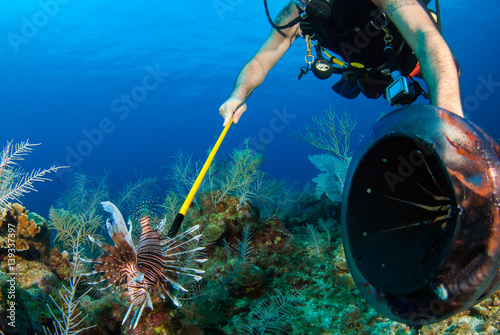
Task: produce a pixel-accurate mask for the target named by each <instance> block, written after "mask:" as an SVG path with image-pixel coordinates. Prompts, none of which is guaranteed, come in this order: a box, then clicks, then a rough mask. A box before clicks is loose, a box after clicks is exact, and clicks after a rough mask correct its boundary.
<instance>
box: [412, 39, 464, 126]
mask: <svg viewBox="0 0 500 335" xmlns="http://www.w3.org/2000/svg"><path fill="white" fill-rule="evenodd" d="M417 45H418V46H417V48H416V50H415V51H416V54H417V58H418V60H419V62H420V67H421V70H422V74H423V76H424V79H425V82H426V84H427V87H428V89H429V93H430V96H431V103H432V104H433V105H435V106H438V107H441V108H444V109H446V110H449V111H450V112H453V113H455V114H457V115H459V116H462V117H463V111H462V104H461V100H460V85H459V80H458V71H457V68H456V66H455V62H454V60H453V56H452V54H451V51H450V49H449V48H448V46H447V45H446V43H445V42H444V40H443V38H442V37H441V35H440V34H438V33H434V32H430V33H427V34H423V33H422V34H421V35H420V36H419V38H418V44H417Z"/></svg>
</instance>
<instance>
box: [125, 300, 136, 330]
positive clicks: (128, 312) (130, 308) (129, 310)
mask: <svg viewBox="0 0 500 335" xmlns="http://www.w3.org/2000/svg"><path fill="white" fill-rule="evenodd" d="M132 307H134V304H133V303H131V304H130V307H129V308H128V310H127V314H125V317H124V318H123V321H122V326H123V325H124V324H125V321H127V319H128V316H129V315H130V312H131V311H132Z"/></svg>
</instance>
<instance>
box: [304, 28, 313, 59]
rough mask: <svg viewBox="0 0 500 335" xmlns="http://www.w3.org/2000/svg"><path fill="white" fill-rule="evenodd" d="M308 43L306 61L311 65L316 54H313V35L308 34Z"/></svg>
mask: <svg viewBox="0 0 500 335" xmlns="http://www.w3.org/2000/svg"><path fill="white" fill-rule="evenodd" d="M306 45H307V54H306V57H305V60H306V63H307V64H309V65H311V64H312V63H313V62H314V55H312V54H311V36H309V35H306Z"/></svg>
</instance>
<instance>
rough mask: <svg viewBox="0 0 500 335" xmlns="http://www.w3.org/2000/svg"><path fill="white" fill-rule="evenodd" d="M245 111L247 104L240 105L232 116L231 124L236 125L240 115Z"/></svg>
mask: <svg viewBox="0 0 500 335" xmlns="http://www.w3.org/2000/svg"><path fill="white" fill-rule="evenodd" d="M246 110H247V104H246V103H245V104H243V105H241V106H240V107H239V108H238V109H237V110H236V111H235V112H234V114H233V123H234V124H236V123H238V121H239V120H240V117H241V114H243V113H245V111H246Z"/></svg>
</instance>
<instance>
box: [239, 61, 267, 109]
mask: <svg viewBox="0 0 500 335" xmlns="http://www.w3.org/2000/svg"><path fill="white" fill-rule="evenodd" d="M265 77H266V73H264V70H263V68H262V66H261V65H260V64H259V62H258V61H257V60H256V59H255V58H252V59H251V60H250V61H249V62H248V63H247V64H245V66H244V67H243V68H242V69H241V71H240V73H239V74H238V77H237V78H236V82H235V84H234V87H233V90H232V91H231V94H230V96H231V97H236V98H238V99H241V100H242V101H244V100H246V99H247V98H248V97H249V96H250V94H252V92H253V90H254V89H255V88H257V87H258V86H260V84H262V82H263V81H264V78H265Z"/></svg>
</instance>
